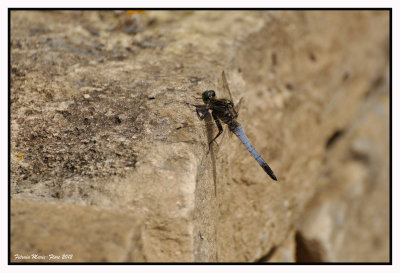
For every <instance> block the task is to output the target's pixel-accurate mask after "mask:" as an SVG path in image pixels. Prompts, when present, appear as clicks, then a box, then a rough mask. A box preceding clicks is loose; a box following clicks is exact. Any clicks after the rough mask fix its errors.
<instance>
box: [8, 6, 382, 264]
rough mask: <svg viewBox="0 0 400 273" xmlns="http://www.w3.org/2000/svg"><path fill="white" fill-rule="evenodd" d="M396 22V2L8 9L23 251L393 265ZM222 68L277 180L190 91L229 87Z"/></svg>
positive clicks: (17, 222)
mask: <svg viewBox="0 0 400 273" xmlns="http://www.w3.org/2000/svg"><path fill="white" fill-rule="evenodd" d="M388 24H389V13H388V12H387V11H147V12H144V13H134V14H133V15H131V12H129V13H128V12H123V11H82V12H80V11H53V12H40V11H12V12H11V71H10V72H11V176H10V180H11V181H10V183H11V196H12V198H13V201H12V203H11V227H12V228H11V241H12V242H11V252H12V253H13V254H14V253H27V252H29V253H30V254H31V253H39V250H41V251H43V253H48V252H51V250H54V253H55V254H56V255H57V254H59V253H60V252H61V251H64V250H65V253H69V252H72V251H73V252H74V253H72V254H74V258H76V259H77V261H152V262H155V261H157V262H193V261H195V262H216V261H221V262H222V261H224V262H227V261H228V262H229V261H235V262H253V261H260V262H269V261H270V262H279V261H282V262H288V261H289V262H292V261H299V262H304V261H306V262H307V261H343V262H346V261H388V259H389V254H388V251H389V249H388V248H389V233H388V232H389V230H388V229H389V203H388V198H389V176H388V169H389V159H388V157H389V144H388V139H389V129H388V128H389V127H388V116H389V92H388V90H389V87H388V86H389V79H388V73H389V71H388V67H389V54H388V48H389V25H388ZM222 70H225V71H226V74H227V76H228V81H229V83H230V87H231V91H232V94H233V97H234V102H235V103H236V102H237V101H238V100H239V98H241V97H243V98H244V100H243V103H242V106H241V109H240V116H239V122H241V123H242V125H243V127H244V130H245V131H246V134H247V135H248V137H249V139H250V140H251V141H252V143H253V145H254V146H255V147H256V149H257V150H258V151H259V152H260V154H261V155H262V156H263V157H264V159H265V160H266V161H267V162H268V163H269V165H270V166H271V167H272V169H273V170H274V172H275V174H276V175H277V177H278V182H274V181H272V180H271V179H270V178H269V177H268V176H267V175H266V174H265V173H264V171H263V170H262V169H261V168H260V167H259V165H258V164H257V163H256V161H255V160H254V159H253V158H252V157H251V156H250V155H249V153H248V151H247V150H246V149H245V148H244V147H243V145H242V144H241V142H240V141H239V140H238V139H236V138H235V136H232V137H230V136H229V134H228V133H225V134H224V135H223V136H222V137H221V138H220V139H218V141H217V142H218V145H213V146H212V148H211V149H210V150H208V142H209V141H210V140H211V138H212V137H213V136H214V135H215V134H216V130H215V129H214V128H213V127H215V126H213V125H212V126H211V125H205V123H204V122H203V121H199V120H198V119H197V116H196V113H195V111H194V109H193V108H191V107H189V106H187V105H186V104H185V102H192V103H194V102H199V100H197V99H196V97H199V94H200V93H201V92H202V91H204V90H207V89H215V90H216V92H217V95H218V94H221V93H222V92H221V88H220V86H221V84H220V75H221V71H222ZM17 199H18V201H17ZM86 206H87V207H86ZM32 208H37V210H38V211H40V217H38V218H37V219H33V218H34V211H32ZM18 211H24V212H25V214H22V215H20V214H18ZM69 211H70V212H69ZM77 211H82V215H81V216H74V215H76V213H77ZM46 212H47V215H46ZM92 213H93V214H94V215H93V217H92V218H90V217H88V218H87V217H86V215H88V214H92ZM103 213H104V218H102V217H103ZM55 214H61V215H64V214H65V219H64V220H63V221H62V220H61V219H60V220H59V219H58V218H57V217H55V216H54V215H55ZM78 215H80V214H78ZM125 216H126V218H124V217H125ZM53 217H55V218H53ZM74 217H76V218H74ZM122 219H125V220H122ZM57 220H59V221H57ZM46 221H47V222H46ZM115 221H118V222H120V223H119V224H115V225H112V224H111V223H112V222H115ZM42 222H45V223H47V224H48V225H49V226H50V227H51V228H50V229H47V230H46V229H43V226H42V224H41V223H42ZM75 222H78V223H81V224H80V225H85V226H87V229H82V230H74V229H75V228H74V227H75V224H74V223H75ZM101 223H105V224H104V225H102V224H101ZM80 225H77V227H79V226H80ZM108 225H110V226H108ZM103 228H104V229H103ZM94 230H100V233H101V234H104V233H107V231H109V232H110V233H109V234H107V236H106V235H105V236H97V235H96V234H93V231H94ZM59 231H62V232H61V233H64V234H66V237H62V236H61V235H60V234H61V233H60V232H59ZM67 231H68V232H67ZM21 234H24V235H23V236H22V237H21V236H20V235H21ZM35 236H36V237H37V236H44V238H46V240H36V238H35ZM71 236H72V237H73V239H70V238H71ZM114 236H115V237H114ZM67 237H68V238H67ZM103 237H104V239H106V240H105V241H103V242H100V241H101V240H102V239H103ZM86 239H87V240H89V242H90V244H94V245H98V246H99V249H96V250H93V252H91V253H88V252H90V250H88V248H87V245H85V244H81V243H80V242H84V241H85V240H86ZM57 240H58V241H57ZM98 240H99V242H98ZM350 241H351V243H350ZM314 246H316V247H315V248H314ZM313 249H314V250H313ZM316 249H317V251H316V252H317V253H313V251H314V252H315V250H316ZM24 250H25V251H24ZM56 252H57V253H56ZM40 253H42V252H40ZM63 253H64V252H63ZM11 261H12V262H14V261H15V260H13V259H11ZM19 262H20V260H19Z"/></svg>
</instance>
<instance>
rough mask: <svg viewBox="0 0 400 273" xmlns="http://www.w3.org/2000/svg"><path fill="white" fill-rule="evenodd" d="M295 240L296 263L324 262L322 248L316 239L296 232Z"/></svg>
mask: <svg viewBox="0 0 400 273" xmlns="http://www.w3.org/2000/svg"><path fill="white" fill-rule="evenodd" d="M295 240H296V262H297V263H321V262H324V259H323V253H324V248H323V246H322V245H321V243H320V242H319V241H318V240H310V239H307V238H305V237H304V236H303V235H302V234H301V233H300V232H296V236H295Z"/></svg>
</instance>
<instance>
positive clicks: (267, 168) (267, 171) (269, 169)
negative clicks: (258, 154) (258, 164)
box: [263, 164, 278, 181]
mask: <svg viewBox="0 0 400 273" xmlns="http://www.w3.org/2000/svg"><path fill="white" fill-rule="evenodd" d="M263 169H264V171H265V172H266V173H267V174H268V175H269V176H270V177H271V178H272V179H273V180H275V181H278V178H276V176H275V174H274V172H273V171H272V170H271V168H270V167H269V166H268V165H267V164H266V165H265V166H263Z"/></svg>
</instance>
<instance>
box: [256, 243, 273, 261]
mask: <svg viewBox="0 0 400 273" xmlns="http://www.w3.org/2000/svg"><path fill="white" fill-rule="evenodd" d="M275 251H276V247H275V246H274V247H272V248H271V250H270V251H269V252H268V253H267V254H265V255H264V256H262V257H261V258H259V259H258V260H256V261H255V263H267V262H268V261H269V259H271V257H272V255H274V253H275Z"/></svg>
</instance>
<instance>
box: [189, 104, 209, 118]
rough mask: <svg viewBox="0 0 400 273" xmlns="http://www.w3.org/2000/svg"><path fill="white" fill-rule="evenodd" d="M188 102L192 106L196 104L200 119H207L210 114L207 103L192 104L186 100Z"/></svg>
mask: <svg viewBox="0 0 400 273" xmlns="http://www.w3.org/2000/svg"><path fill="white" fill-rule="evenodd" d="M186 104H187V105H190V106H194V107H195V108H196V113H197V116H198V117H199V119H200V120H203V119H205V117H206V116H207V114H208V108H207V106H206V105H204V104H192V103H188V102H186Z"/></svg>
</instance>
